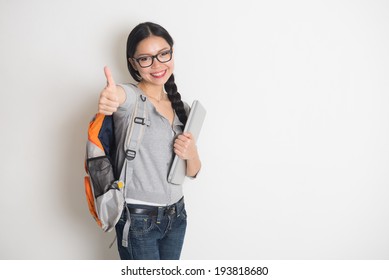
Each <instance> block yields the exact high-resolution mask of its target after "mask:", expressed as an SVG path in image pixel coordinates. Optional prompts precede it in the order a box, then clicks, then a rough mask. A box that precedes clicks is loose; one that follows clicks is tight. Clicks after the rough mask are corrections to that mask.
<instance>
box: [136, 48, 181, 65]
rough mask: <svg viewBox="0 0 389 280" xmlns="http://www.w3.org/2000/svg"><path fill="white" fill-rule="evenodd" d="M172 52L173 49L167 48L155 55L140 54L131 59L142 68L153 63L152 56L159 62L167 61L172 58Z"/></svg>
mask: <svg viewBox="0 0 389 280" xmlns="http://www.w3.org/2000/svg"><path fill="white" fill-rule="evenodd" d="M172 53H173V50H172V49H170V50H167V51H162V52H160V53H158V54H156V55H150V56H142V57H138V58H135V57H133V58H132V59H133V60H135V61H136V62H138V64H139V66H140V67H142V68H147V67H150V66H151V65H153V63H154V58H156V59H157V60H158V61H159V62H161V63H166V62H169V61H170V60H171V59H172Z"/></svg>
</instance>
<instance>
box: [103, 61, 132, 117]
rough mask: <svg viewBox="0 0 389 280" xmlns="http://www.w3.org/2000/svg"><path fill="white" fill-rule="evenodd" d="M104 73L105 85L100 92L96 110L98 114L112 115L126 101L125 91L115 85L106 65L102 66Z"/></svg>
mask: <svg viewBox="0 0 389 280" xmlns="http://www.w3.org/2000/svg"><path fill="white" fill-rule="evenodd" d="M104 74H105V77H106V78H107V86H106V87H105V88H104V89H103V91H102V92H101V93H100V99H99V110H98V111H99V113H100V114H104V115H112V114H113V113H115V112H116V111H117V109H118V108H119V106H120V105H122V104H123V103H124V102H125V101H126V93H125V92H124V89H123V88H122V87H120V86H117V85H116V83H115V81H114V79H113V78H112V74H111V71H110V70H109V68H108V67H107V66H105V67H104Z"/></svg>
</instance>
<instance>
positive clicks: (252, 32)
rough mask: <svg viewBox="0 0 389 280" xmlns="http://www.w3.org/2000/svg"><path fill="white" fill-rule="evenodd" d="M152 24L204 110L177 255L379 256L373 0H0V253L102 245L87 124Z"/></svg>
mask: <svg viewBox="0 0 389 280" xmlns="http://www.w3.org/2000/svg"><path fill="white" fill-rule="evenodd" d="M142 21H154V22H157V23H159V24H161V25H163V26H164V27H165V28H166V29H167V30H168V31H169V32H170V33H171V35H172V36H173V38H174V39H175V42H176V44H175V61H176V71H175V75H176V82H177V85H178V88H179V91H180V92H181V94H182V96H183V98H184V100H185V101H187V102H188V103H191V102H192V101H193V100H194V99H199V100H201V101H202V103H203V104H204V105H205V107H206V108H207V110H208V114H207V118H206V121H205V125H204V127H203V130H202V132H201V135H200V138H199V141H198V146H199V150H200V152H201V157H202V161H203V169H202V172H201V176H200V177H199V178H198V179H196V180H194V181H190V180H187V181H186V184H185V189H184V190H185V196H186V202H187V210H188V214H189V226H188V230H187V238H186V241H185V245H184V249H183V252H182V258H183V259H252V260H254V259H388V258H389V239H388V238H387V237H388V236H389V225H388V222H387V221H388V220H389V204H388V198H389V189H388V187H389V172H388V169H389V146H388V143H389V123H388V120H389V110H388V108H389V94H388V93H389V79H388V77H389V52H388V49H389V36H388V34H389V5H388V3H387V2H386V1H371V0H357V1H351V0H350V1H346V0H337V1H328V0H327V1H302V0H298V1H286V0H285V1H254V0H253V1H249V0H242V1H209V0H208V1H199V0H197V1H179V0H175V1H169V0H166V1H153V0H149V1H140V0H139V1H129V0H126V1H124V0H122V1H102V0H93V1H92V0H90V1H78V0H77V1H48V0H47V1H45V0H40V1H38V0H35V1H21V0H19V1H7V0H1V1H0V34H1V38H2V39H1V44H0V79H1V93H0V94H1V110H0V124H1V126H0V127H1V137H0V146H1V148H2V152H1V155H2V160H1V164H0V172H1V173H0V180H1V183H0V184H1V196H0V207H1V208H0V210H1V211H0V221H1V230H0V259H117V258H118V256H117V252H116V247H115V246H114V247H113V248H112V249H108V246H109V244H110V243H111V242H112V241H113V239H114V234H113V233H108V234H107V233H103V232H102V231H101V230H100V229H99V228H98V227H97V225H96V223H95V222H94V220H93V219H92V217H91V216H90V214H89V211H88V207H87V204H86V200H85V195H84V186H83V176H84V169H83V168H84V167H83V164H84V163H83V162H84V152H85V141H86V131H87V126H88V123H89V120H90V118H91V117H92V116H93V114H94V113H95V111H96V108H97V101H98V96H99V93H100V91H101V89H102V88H103V87H104V86H105V83H106V81H105V78H104V73H103V67H104V66H105V65H109V66H110V67H111V70H112V72H113V75H114V78H115V80H116V82H118V83H119V82H127V81H131V80H130V78H129V74H128V71H127V69H126V58H125V44H126V40H127V36H128V33H129V32H130V30H131V29H132V28H133V27H134V26H135V25H136V24H138V23H139V22H142Z"/></svg>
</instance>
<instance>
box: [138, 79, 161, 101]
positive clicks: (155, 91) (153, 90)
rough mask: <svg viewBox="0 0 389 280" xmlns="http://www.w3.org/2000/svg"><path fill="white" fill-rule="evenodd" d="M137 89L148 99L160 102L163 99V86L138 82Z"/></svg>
mask: <svg viewBox="0 0 389 280" xmlns="http://www.w3.org/2000/svg"><path fill="white" fill-rule="evenodd" d="M138 87H139V88H140V89H141V90H142V91H143V92H144V93H145V94H146V95H147V96H148V97H149V98H152V99H154V100H157V101H160V100H161V99H163V97H164V89H163V86H160V85H151V84H148V83H144V82H139V84H138Z"/></svg>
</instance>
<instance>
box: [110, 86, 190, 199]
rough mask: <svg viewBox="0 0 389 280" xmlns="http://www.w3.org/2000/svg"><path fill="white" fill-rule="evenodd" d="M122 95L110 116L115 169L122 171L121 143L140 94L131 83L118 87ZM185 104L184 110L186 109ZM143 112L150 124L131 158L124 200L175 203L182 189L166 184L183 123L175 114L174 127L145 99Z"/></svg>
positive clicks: (122, 151)
mask: <svg viewBox="0 0 389 280" xmlns="http://www.w3.org/2000/svg"><path fill="white" fill-rule="evenodd" d="M120 86H121V87H122V88H123V89H124V91H125V93H126V100H125V102H124V103H123V104H122V105H121V106H120V107H119V108H118V110H117V112H115V113H114V114H113V117H114V123H115V127H114V129H115V137H116V146H117V147H118V148H117V151H116V166H117V168H118V170H121V168H122V166H123V164H124V159H125V154H124V149H123V143H124V139H125V134H126V129H127V127H128V125H129V121H130V116H131V113H132V111H133V109H134V106H135V98H139V97H138V96H139V95H138V94H137V93H136V92H135V91H139V92H140V93H142V91H141V90H140V89H139V88H138V87H136V86H135V85H132V84H121V85H120ZM184 104H185V110H186V111H187V113H188V111H189V106H188V105H187V104H186V103H184ZM146 109H147V114H148V119H149V120H150V125H149V126H146V127H145V130H144V135H143V139H142V141H141V143H140V146H139V150H138V152H137V154H136V157H135V159H134V169H133V175H132V177H131V180H129V181H128V180H126V186H125V187H126V199H131V200H139V201H144V202H147V203H148V204H156V205H161V204H164V205H165V204H166V205H170V204H173V203H176V202H177V201H179V200H180V199H181V197H182V196H183V191H182V186H181V185H173V184H170V183H169V182H168V181H167V177H168V173H169V169H170V166H171V163H172V160H173V156H174V151H173V142H174V139H175V137H176V135H178V134H180V133H181V132H182V130H181V126H182V123H181V121H180V120H179V119H178V117H177V115H176V114H175V116H174V121H173V125H170V123H169V121H168V120H167V119H166V118H165V117H164V116H162V115H161V114H159V113H158V111H157V110H156V109H155V107H154V105H153V104H152V103H151V102H150V101H149V100H148V99H146Z"/></svg>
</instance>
